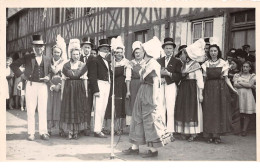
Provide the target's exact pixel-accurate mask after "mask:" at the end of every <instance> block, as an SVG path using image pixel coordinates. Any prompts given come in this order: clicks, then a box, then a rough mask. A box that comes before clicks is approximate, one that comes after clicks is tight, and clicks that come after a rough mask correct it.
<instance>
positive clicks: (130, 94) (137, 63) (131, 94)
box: [126, 41, 145, 126]
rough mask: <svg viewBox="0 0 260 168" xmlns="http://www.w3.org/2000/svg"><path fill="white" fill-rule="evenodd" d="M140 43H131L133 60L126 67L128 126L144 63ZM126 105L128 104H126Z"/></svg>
mask: <svg viewBox="0 0 260 168" xmlns="http://www.w3.org/2000/svg"><path fill="white" fill-rule="evenodd" d="M141 45H142V43H141V42H140V41H135V42H134V43H133V44H132V49H133V53H132V57H133V58H134V59H133V60H131V61H129V63H128V64H127V67H126V86H127V92H126V99H128V101H129V104H126V125H127V126H130V123H131V116H132V111H133V107H134V103H135V99H136V95H137V92H138V89H139V88H140V86H141V81H140V74H139V71H140V69H141V68H142V67H143V66H144V65H145V61H144V59H143V57H144V55H143V52H142V51H141ZM127 105H128V106H127Z"/></svg>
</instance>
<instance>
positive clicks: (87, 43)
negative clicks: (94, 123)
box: [80, 37, 94, 136]
mask: <svg viewBox="0 0 260 168" xmlns="http://www.w3.org/2000/svg"><path fill="white" fill-rule="evenodd" d="M93 46H94V40H93V39H91V38H90V37H84V38H83V39H82V42H81V49H82V51H83V53H82V55H81V56H80V61H81V62H83V63H86V66H85V67H84V68H85V71H89V64H90V62H91V60H92V58H93V57H91V56H90V54H91V50H92V48H93ZM89 83H90V82H89V80H88V102H87V103H88V105H89V106H90V107H89V108H88V109H89V110H88V111H87V119H88V121H87V123H88V128H87V129H86V130H84V131H82V133H83V134H84V135H85V136H90V133H91V124H90V123H91V111H92V106H93V93H92V91H91V88H90V84H89Z"/></svg>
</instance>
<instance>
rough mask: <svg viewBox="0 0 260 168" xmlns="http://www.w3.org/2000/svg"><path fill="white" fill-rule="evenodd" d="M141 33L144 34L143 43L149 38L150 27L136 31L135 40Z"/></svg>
mask: <svg viewBox="0 0 260 168" xmlns="http://www.w3.org/2000/svg"><path fill="white" fill-rule="evenodd" d="M145 34H146V36H147V39H145ZM138 35H141V36H142V41H141V42H142V43H145V42H146V41H147V40H148V29H144V30H139V31H135V32H134V41H137V40H138V39H137V36H138Z"/></svg>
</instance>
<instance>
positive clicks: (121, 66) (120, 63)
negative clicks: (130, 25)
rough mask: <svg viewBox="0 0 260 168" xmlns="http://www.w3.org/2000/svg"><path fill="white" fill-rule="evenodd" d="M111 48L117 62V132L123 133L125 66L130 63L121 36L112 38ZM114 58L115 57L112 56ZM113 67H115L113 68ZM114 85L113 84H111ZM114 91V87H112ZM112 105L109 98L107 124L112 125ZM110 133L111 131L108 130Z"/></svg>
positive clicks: (115, 82) (115, 84) (115, 87)
mask: <svg viewBox="0 0 260 168" xmlns="http://www.w3.org/2000/svg"><path fill="white" fill-rule="evenodd" d="M111 49H112V52H114V59H115V62H114V61H112V63H111V64H112V67H113V66H114V68H115V72H113V73H114V74H113V75H115V81H114V94H115V134H116V135H121V134H122V133H123V119H124V118H125V116H126V115H125V96H126V83H125V68H126V65H127V64H128V60H127V59H126V58H125V55H124V54H125V46H124V45H123V43H122V39H121V36H118V37H117V38H116V39H115V38H113V39H112V40H111ZM112 59H113V57H112ZM112 69H113V68H112ZM111 86H113V85H111ZM110 91H111V92H112V91H113V89H110ZM111 105H112V99H111V98H110V99H109V102H108V105H107V109H106V115H105V118H106V119H107V124H109V126H110V125H111V123H110V120H111ZM109 126H108V127H109ZM108 134H109V131H108Z"/></svg>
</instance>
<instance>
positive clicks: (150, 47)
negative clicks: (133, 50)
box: [142, 36, 163, 59]
mask: <svg viewBox="0 0 260 168" xmlns="http://www.w3.org/2000/svg"><path fill="white" fill-rule="evenodd" d="M142 46H143V48H144V50H145V52H146V53H147V54H148V55H150V56H152V57H153V58H154V59H157V58H159V57H160V55H161V52H162V51H163V49H162V43H161V41H160V40H159V39H158V37H156V36H154V37H153V38H152V39H151V40H149V41H147V42H146V43H144V44H142Z"/></svg>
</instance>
